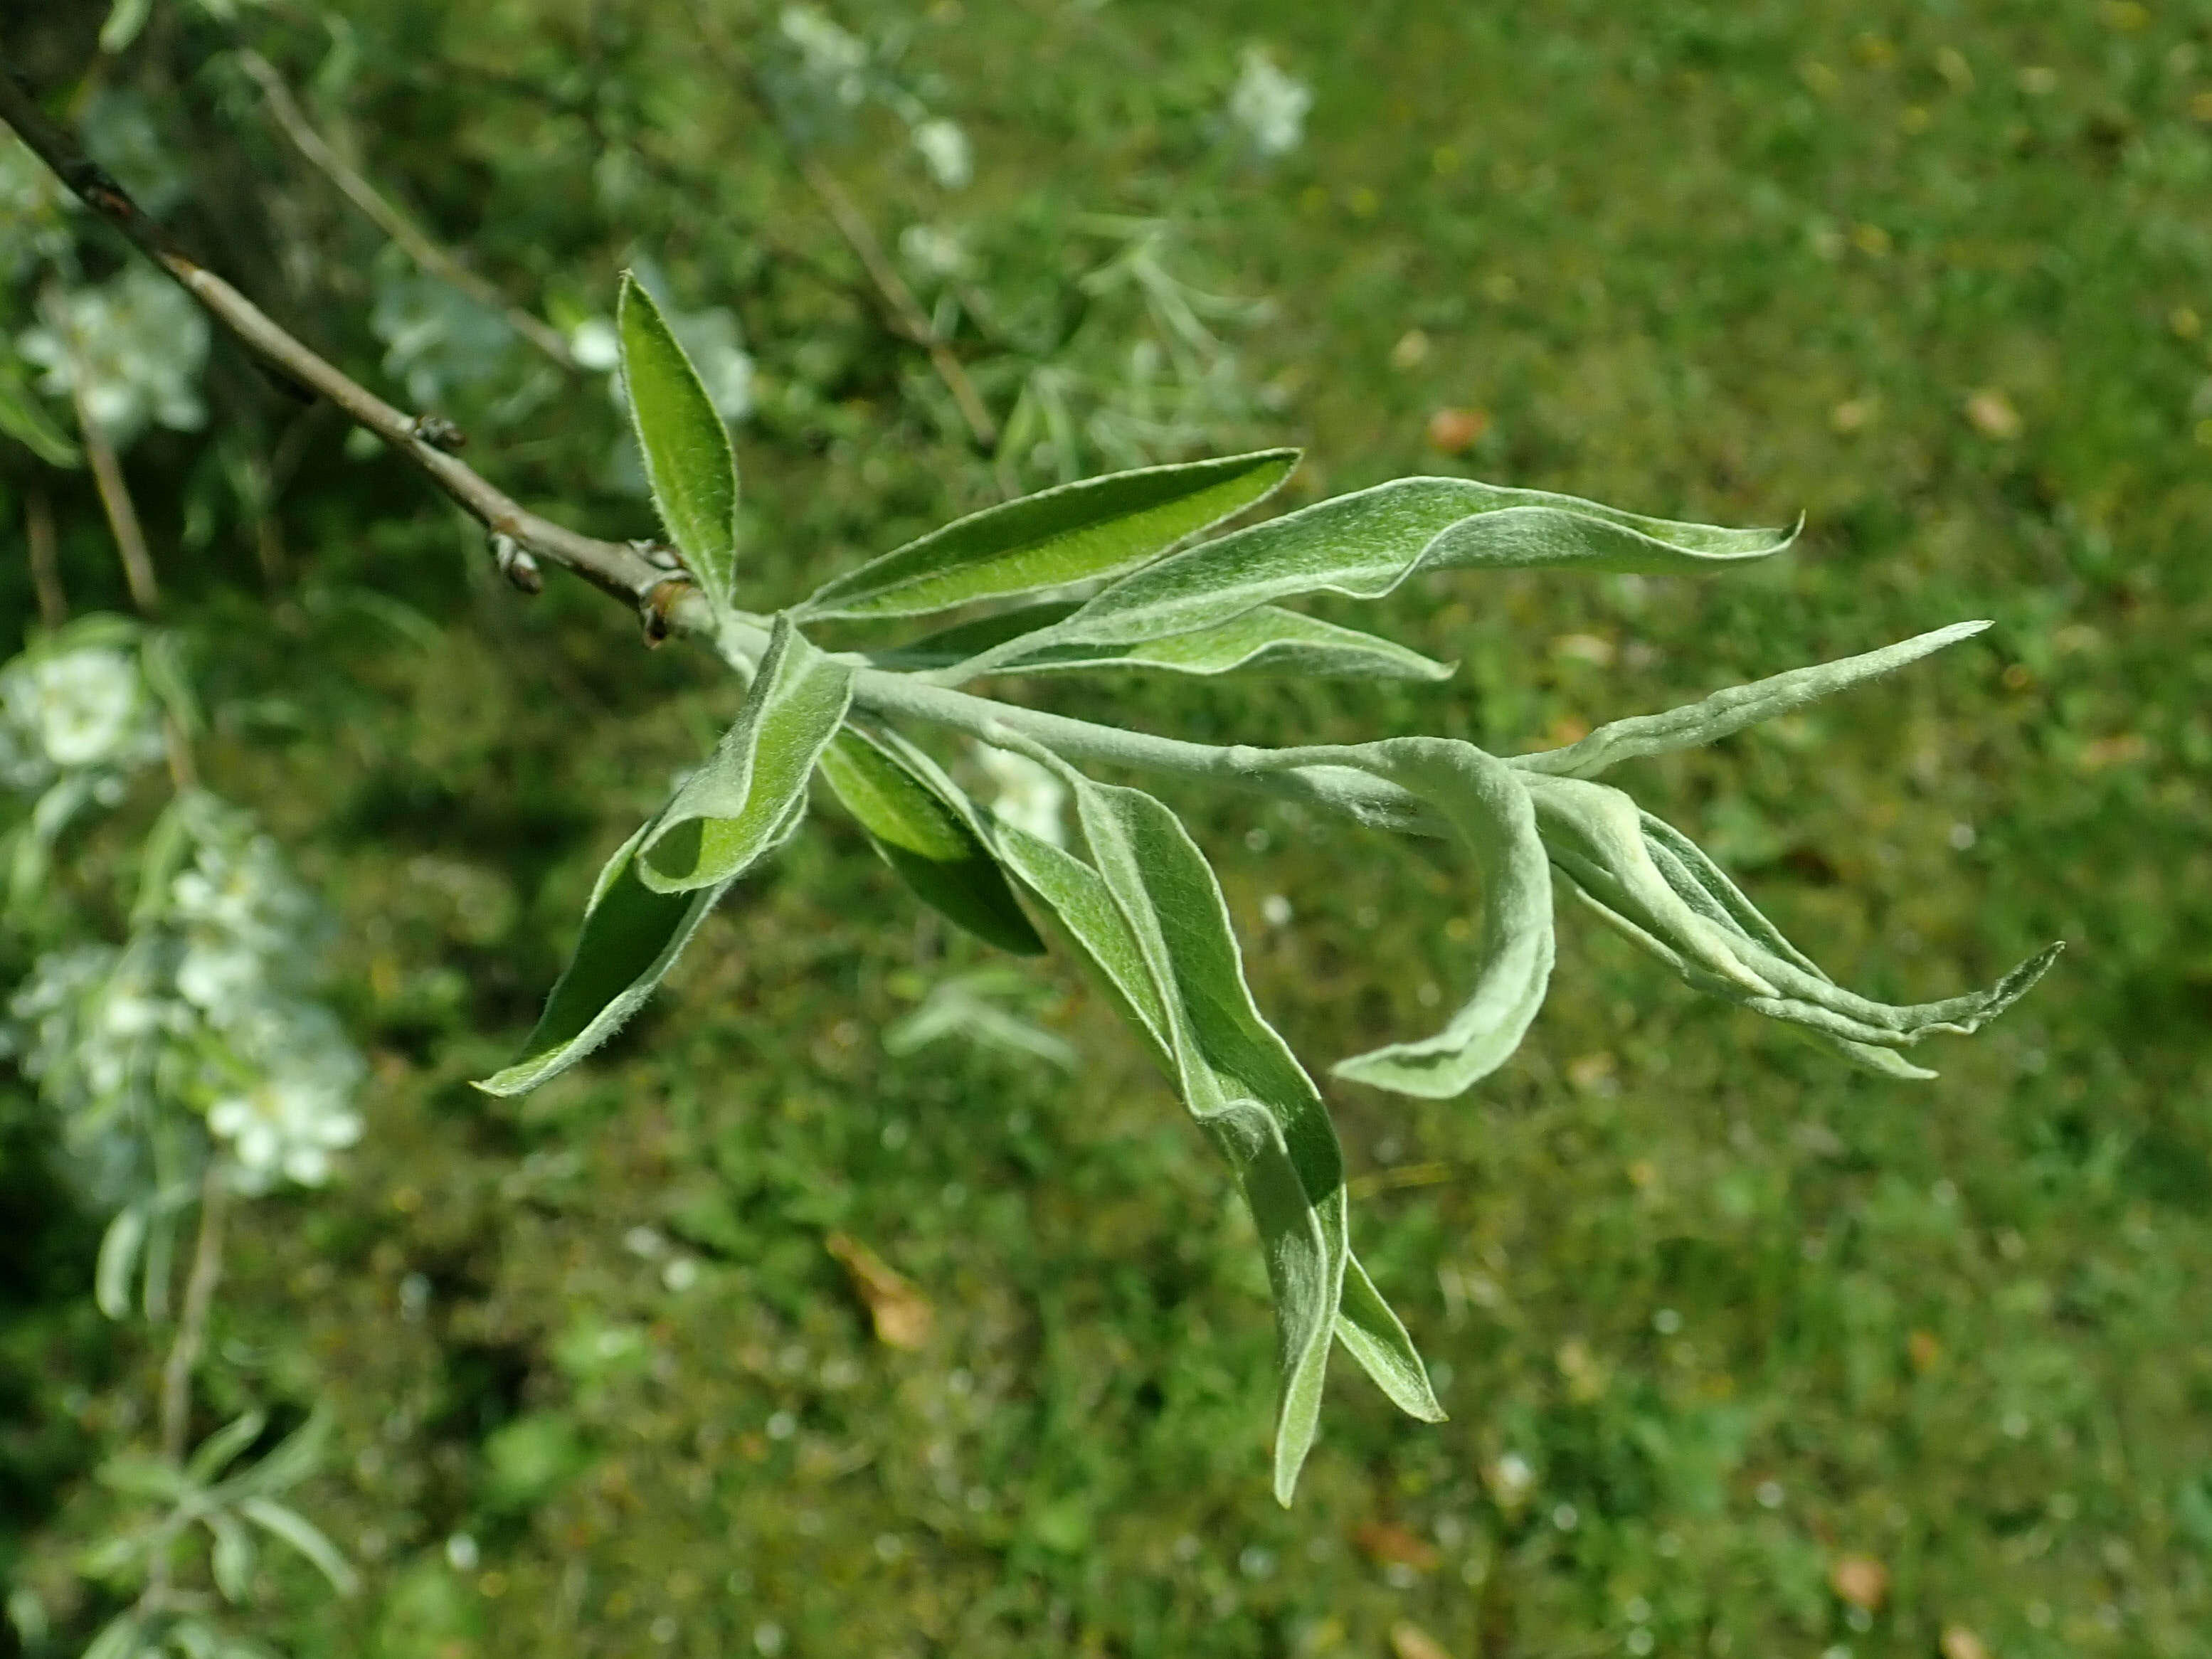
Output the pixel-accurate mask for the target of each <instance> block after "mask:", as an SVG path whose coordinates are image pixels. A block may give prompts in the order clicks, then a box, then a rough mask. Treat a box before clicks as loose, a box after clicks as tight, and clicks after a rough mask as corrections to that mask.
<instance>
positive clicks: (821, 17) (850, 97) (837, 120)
mask: <svg viewBox="0 0 2212 1659" xmlns="http://www.w3.org/2000/svg"><path fill="white" fill-rule="evenodd" d="M777 21H778V30H779V33H781V35H782V38H783V44H784V46H786V47H787V61H786V63H785V64H782V65H781V66H779V70H778V71H776V72H773V73H772V74H771V77H770V83H771V85H772V86H773V87H774V88H775V91H776V94H777V101H778V103H779V104H780V105H781V108H782V112H783V115H784V118H785V120H786V121H787V123H788V124H789V125H791V126H792V127H793V129H794V130H795V132H796V135H797V136H798V137H800V138H801V139H803V140H805V141H809V142H811V141H812V140H815V139H817V138H819V137H825V136H829V134H830V133H832V132H833V131H836V130H838V129H841V128H842V127H844V126H846V125H848V124H849V121H850V118H851V117H852V115H853V114H854V112H856V111H857V110H859V109H860V106H862V105H863V104H865V103H866V102H868V101H869V100H871V99H873V100H876V101H877V102H878V103H880V104H881V105H882V106H884V108H886V109H889V110H890V112H892V113H893V114H894V115H896V116H897V117H898V118H899V119H900V120H902V121H903V122H905V123H906V129H907V137H908V140H909V141H910V142H911V143H913V145H914V153H915V155H917V156H919V157H921V164H922V167H924V168H925V169H926V170H927V173H929V176H930V178H931V179H932V180H933V182H934V183H935V184H936V185H937V186H938V188H939V189H940V190H963V189H965V188H966V187H967V185H968V182H969V179H972V178H974V177H975V152H974V150H973V149H971V148H970V147H969V142H968V134H967V132H966V131H965V130H963V128H962V126H961V125H960V124H959V123H958V122H957V121H954V120H951V119H950V118H947V117H945V116H942V115H939V114H936V113H934V112H933V111H932V110H931V109H930V107H929V106H928V104H927V102H926V101H925V100H923V99H921V97H919V96H917V95H916V94H915V91H914V90H913V89H912V88H909V87H908V86H905V85H902V83H901V82H899V81H898V80H897V79H896V78H895V77H894V76H891V75H890V74H888V73H886V72H885V71H884V69H883V68H882V67H881V66H880V65H879V64H878V58H880V57H884V56H885V55H887V54H885V53H884V52H878V50H877V48H875V47H874V46H871V45H870V44H869V43H868V42H867V41H866V40H862V39H861V38H860V36H859V35H857V34H854V33H852V32H851V31H850V30H848V29H847V28H845V27H842V25H841V24H839V23H838V22H836V21H835V20H834V19H832V18H831V17H830V16H829V15H828V14H827V13H825V12H823V11H822V10H821V9H818V8H817V7H814V6H806V5H793V6H786V7H785V8H784V9H783V14H782V15H781V17H780V18H779V19H778V20H777ZM888 55H890V56H896V52H895V50H894V51H893V52H890V53H889V54H888Z"/></svg>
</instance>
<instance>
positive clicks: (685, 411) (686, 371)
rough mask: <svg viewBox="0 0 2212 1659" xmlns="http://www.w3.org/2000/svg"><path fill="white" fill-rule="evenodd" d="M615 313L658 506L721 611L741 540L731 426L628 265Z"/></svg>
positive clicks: (633, 411) (632, 410) (635, 419)
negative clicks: (717, 409) (725, 421)
mask: <svg viewBox="0 0 2212 1659" xmlns="http://www.w3.org/2000/svg"><path fill="white" fill-rule="evenodd" d="M615 316H616V326H617V331H618V332H619V333H620V335H621V337H622V372H623V387H624V389H625V390H626V391H627V392H628V393H629V412H630V419H631V422H632V423H633V425H634V426H635V428H636V430H637V441H638V447H639V448H640V449H641V450H642V451H643V452H644V454H645V476H646V479H647V482H648V483H651V484H652V486H653V505H654V506H656V507H659V509H660V522H661V523H662V524H663V525H664V526H666V527H667V531H668V538H669V539H670V540H671V541H672V542H674V543H675V544H676V549H677V551H678V552H679V553H681V554H682V555H683V556H684V565H685V566H686V568H689V569H690V572H691V574H692V575H693V576H694V577H696V579H697V580H698V583H699V586H700V587H701V588H702V589H703V590H704V591H705V592H706V594H707V596H708V599H712V600H713V601H714V607H715V609H716V610H718V611H720V610H726V609H728V607H729V604H730V593H731V589H732V584H733V582H734V580H735V573H736V568H737V546H738V540H737V537H738V532H737V513H738V462H737V456H736V454H735V453H734V452H733V451H732V449H731V447H730V434H729V429H728V428H726V427H725V426H724V425H723V424H722V417H721V416H720V414H718V413H716V411H715V409H714V400H713V399H712V398H708V395H707V388H706V386H705V385H704V384H702V382H701V380H700V379H699V371H698V370H697V369H696V368H693V367H692V366H691V359H690V357H688V356H685V355H684V348H683V347H682V346H681V345H679V344H678V343H677V340H676V336H675V334H674V333H673V332H672V331H671V330H670V328H669V326H668V324H667V321H666V319H664V318H663V317H662V316H661V314H660V307H659V306H657V305H655V304H654V303H653V295H650V294H648V293H647V292H646V290H645V288H644V287H643V285H642V284H641V283H639V282H638V280H637V278H636V277H635V276H630V275H629V274H628V273H627V272H625V273H624V274H623V285H622V298H621V300H620V301H619V302H618V303H617V307H616V310H615Z"/></svg>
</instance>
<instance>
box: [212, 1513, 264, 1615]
mask: <svg viewBox="0 0 2212 1659" xmlns="http://www.w3.org/2000/svg"><path fill="white" fill-rule="evenodd" d="M200 1520H201V1522H203V1523H204V1525H205V1526H206V1528H207V1529H208V1533H209V1534H210V1536H211V1537H212V1538H213V1539H214V1541H215V1547H214V1548H213V1549H212V1550H210V1552H209V1555H208V1567H209V1570H210V1572H211V1573H212V1574H213V1576H214V1578H215V1587H216V1589H218V1590H220V1591H221V1592H222V1599H223V1600H224V1601H228V1602H230V1603H231V1604H232V1605H234V1606H235V1605H236V1604H237V1603H239V1602H240V1601H245V1600H246V1598H247V1596H248V1595H251V1594H252V1589H253V1537H252V1534H250V1533H248V1532H247V1531H246V1528H244V1527H242V1526H240V1524H239V1522H238V1518H237V1517H236V1516H233V1515H228V1514H226V1513H224V1512H223V1511H222V1510H202V1511H201V1512H200Z"/></svg>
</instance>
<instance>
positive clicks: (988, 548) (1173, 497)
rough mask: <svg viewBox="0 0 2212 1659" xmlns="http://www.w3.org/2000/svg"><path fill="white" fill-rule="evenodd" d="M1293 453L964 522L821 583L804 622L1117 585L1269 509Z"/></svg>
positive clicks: (1115, 486)
mask: <svg viewBox="0 0 2212 1659" xmlns="http://www.w3.org/2000/svg"><path fill="white" fill-rule="evenodd" d="M1297 464H1298V452H1297V450H1295V449H1263V450H1260V451H1258V452H1256V453H1253V454H1250V455H1231V456H1226V457H1224V458H1221V459H1216V460H1206V461H1186V462H1180V463H1177V464H1176V465H1170V466H1147V467H1139V468H1138V469H1137V470H1136V471H1131V472H1112V473H1109V474H1107V475H1106V476H1104V477H1097V478H1085V479H1083V480H1081V481H1080V482H1079V483H1069V484H1061V485H1060V486H1058V487H1057V488H1055V489H1047V490H1042V491H1040V492H1039V493H1038V494H1036V495H1024V496H1023V497H1022V498H1021V499H1020V500H1019V501H1006V502H1002V503H1001V504H1000V505H999V506H997V507H985V508H984V509H983V510H982V511H981V512H980V513H969V515H968V516H967V517H966V518H964V519H956V520H953V522H952V523H951V524H949V525H946V526H945V527H944V528H943V529H941V530H933V531H932V532H930V533H929V534H928V535H927V536H924V537H923V538H921V540H920V541H916V542H909V543H908V544H907V545H906V546H904V547H902V548H899V549H897V550H895V551H892V552H890V553H886V554H884V555H883V556H881V557H880V558H877V559H873V560H871V561H870V562H868V563H866V564H864V565H862V566H861V567H860V568H859V569H858V570H854V571H848V572H847V573H846V574H844V575H842V576H839V577H837V578H836V580H833V581H829V582H826V583H824V584H823V586H821V587H819V588H817V589H816V590H815V592H813V594H812V595H811V596H810V597H809V598H808V599H805V601H804V602H803V603H801V604H800V605H799V607H798V611H799V615H800V616H801V617H917V616H924V615H927V614H928V613H929V612H931V611H946V610H950V609H951V608H952V607H953V606H955V605H966V604H969V603H970V602H971V601H974V600H977V599H1006V598H1010V597H1012V595H1015V594H1018V593H1030V592H1036V590H1038V589H1040V588H1047V587H1064V586H1066V585H1067V584H1068V583H1070V582H1079V581H1088V580H1095V579H1097V578H1098V577H1101V576H1109V575H1114V574H1118V573H1120V572H1121V571H1124V570H1128V569H1131V568H1133V567H1135V566H1137V565H1140V564H1143V563H1145V562H1147V561H1149V560H1151V559H1154V558H1157V557H1158V556H1159V555H1160V554H1162V553H1164V552H1165V551H1167V550H1168V549H1170V548H1171V547H1173V546H1174V545H1175V544H1176V543H1177V542H1179V541H1182V540H1183V539H1184V538H1186V537H1188V536H1194V535H1197V534H1199V533H1200V532H1203V531H1206V530H1209V529H1211V528H1212V526H1215V525H1217V524H1219V523H1221V522H1222V521H1223V520H1225V519H1228V518H1231V517H1232V516H1234V515H1235V514H1237V513H1241V512H1243V510H1244V509H1245V508H1246V507H1251V506H1253V505H1254V504H1255V503H1256V502H1259V501H1264V500H1265V499H1266V498H1267V496H1269V495H1272V494H1273V493H1274V490H1275V489H1276V487H1277V486H1278V485H1279V484H1280V483H1282V482H1283V480H1284V479H1285V478H1286V477H1289V476H1290V474H1291V468H1293V467H1295V466H1296V465H1297Z"/></svg>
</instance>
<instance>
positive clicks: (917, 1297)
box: [823, 1233, 935, 1352]
mask: <svg viewBox="0 0 2212 1659" xmlns="http://www.w3.org/2000/svg"><path fill="white" fill-rule="evenodd" d="M823 1247H824V1248H825V1249H828V1250H829V1254H830V1255H834V1256H836V1258H837V1260H838V1261H840V1262H842V1263H843V1264H844V1268H845V1271H846V1272H847V1273H849V1274H850V1275H851V1276H852V1279H853V1288H854V1290H855V1291H858V1292H859V1293H860V1300H861V1301H863V1302H865V1303H866V1304H867V1305H868V1316H869V1317H870V1318H871V1319H872V1320H874V1321H875V1324H876V1340H878V1341H879V1342H881V1343H882V1344H884V1346H886V1347H890V1348H903V1349H905V1350H907V1351H908V1352H913V1351H914V1350H915V1349H916V1348H919V1347H921V1346H922V1345H923V1344H924V1343H926V1342H927V1341H928V1340H929V1328H930V1322H931V1321H932V1320H933V1318H934V1317H935V1313H934V1310H932V1308H931V1307H930V1305H929V1299H928V1298H927V1297H925V1296H923V1295H922V1293H921V1291H917V1290H916V1289H915V1287H914V1285H912V1283H910V1282H909V1281H908V1279H906V1278H905V1276H904V1275H902V1273H898V1272H897V1271H896V1269H895V1268H893V1267H891V1265H890V1263H889V1262H887V1261H884V1259H883V1258H882V1257H881V1256H879V1255H877V1254H876V1253H875V1252H874V1251H873V1250H872V1249H869V1248H868V1247H867V1246H866V1245H865V1244H863V1243H860V1241H859V1240H858V1239H856V1238H854V1237H850V1236H849V1235H848V1234H845V1233H832V1234H830V1235H829V1237H828V1238H826V1239H824V1240H823Z"/></svg>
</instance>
